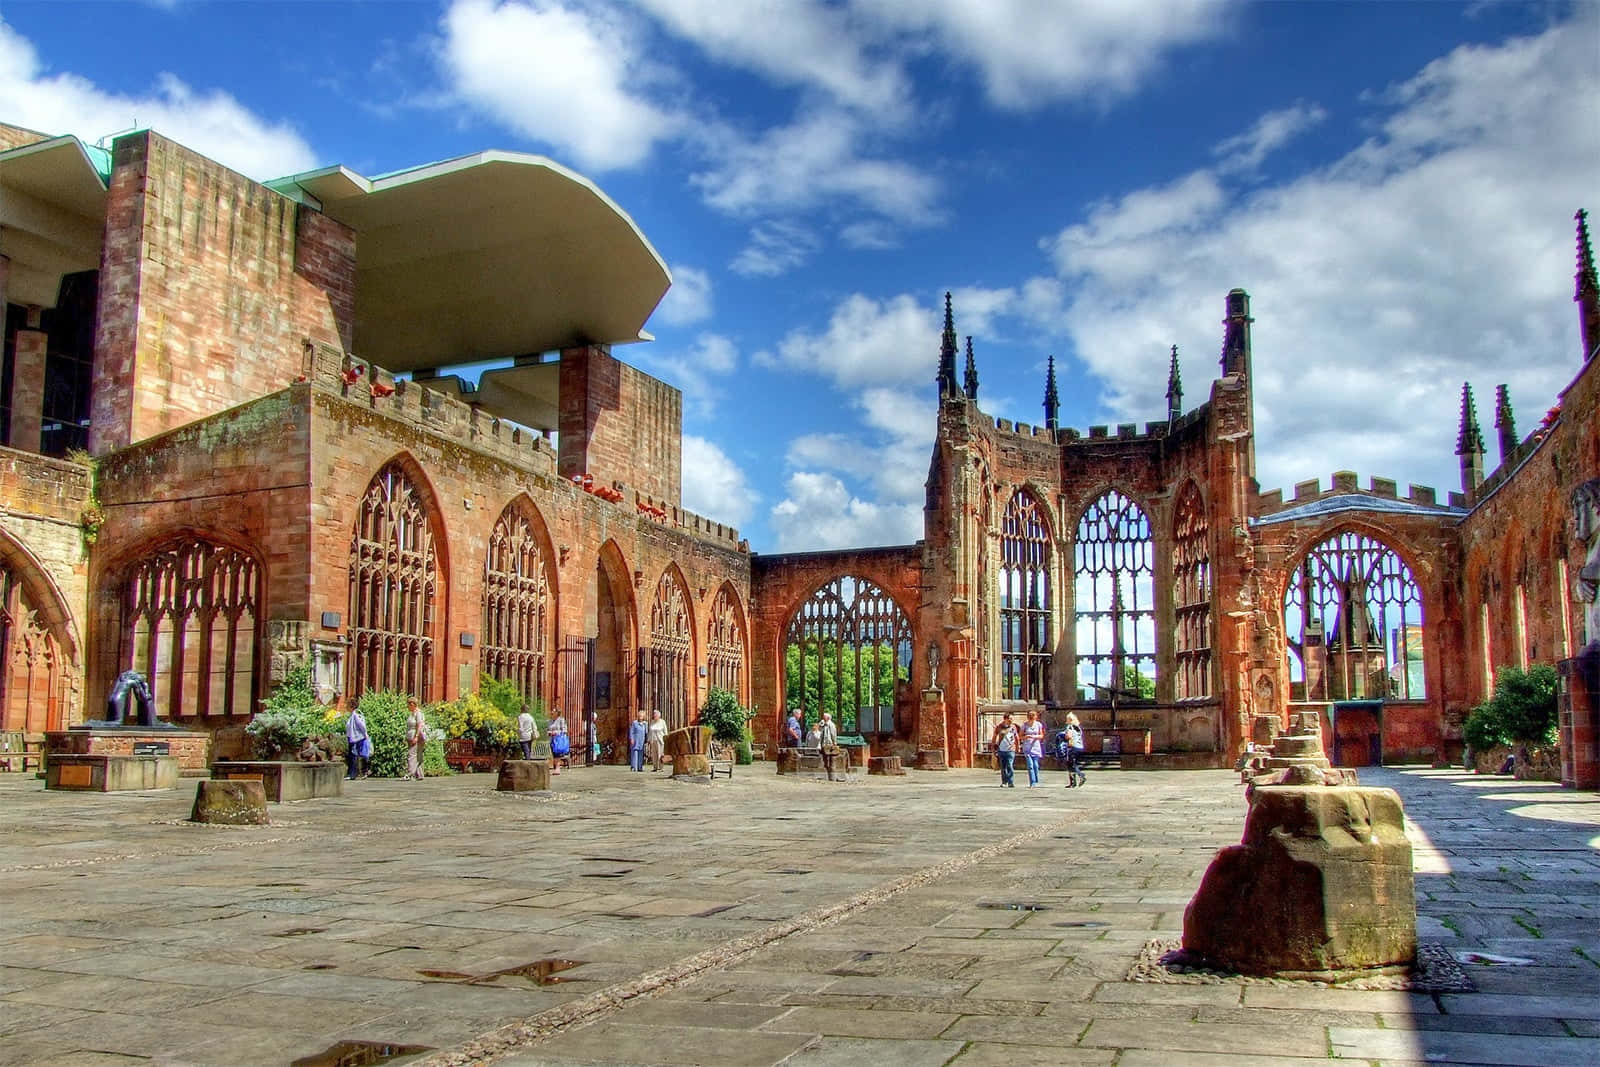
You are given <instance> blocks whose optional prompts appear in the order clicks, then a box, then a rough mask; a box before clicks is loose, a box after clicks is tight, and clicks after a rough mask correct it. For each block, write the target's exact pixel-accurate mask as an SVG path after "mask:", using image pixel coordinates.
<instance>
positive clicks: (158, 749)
mask: <svg viewBox="0 0 1600 1067" xmlns="http://www.w3.org/2000/svg"><path fill="white" fill-rule="evenodd" d="M133 754H134V755H135V756H170V755H172V745H171V744H170V743H169V742H166V741H135V742H134V743H133Z"/></svg>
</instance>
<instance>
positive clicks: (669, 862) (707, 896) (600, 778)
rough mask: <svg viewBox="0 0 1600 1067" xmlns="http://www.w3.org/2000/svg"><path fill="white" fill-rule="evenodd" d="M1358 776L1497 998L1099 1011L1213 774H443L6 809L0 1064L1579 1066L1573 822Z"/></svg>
mask: <svg viewBox="0 0 1600 1067" xmlns="http://www.w3.org/2000/svg"><path fill="white" fill-rule="evenodd" d="M1362 776H1363V781H1364V782H1367V783H1369V784H1379V785H1389V786H1392V787H1394V788H1397V789H1399V790H1400V791H1401V793H1402V796H1403V797H1404V798H1405V800H1406V802H1407V814H1408V821H1409V823H1410V826H1409V833H1410V835H1411V837H1412V840H1413V843H1414V846H1415V847H1416V850H1417V851H1416V857H1415V859H1416V870H1417V893H1418V906H1419V909H1420V918H1421V928H1422V930H1423V931H1424V936H1425V937H1427V938H1428V939H1430V940H1434V941H1438V942H1442V943H1444V944H1446V945H1447V947H1449V948H1452V949H1455V950H1458V951H1475V952H1494V953H1498V954H1500V955H1506V956H1518V957H1521V958H1524V959H1527V960H1529V961H1530V962H1529V963H1528V964H1526V965H1520V966H1498V967H1487V966H1476V965H1470V964H1469V965H1468V968H1467V969H1468V971H1469V973H1470V974H1471V975H1472V977H1473V978H1474V980H1475V981H1476V982H1477V986H1478V989H1479V992H1477V993H1469V994H1451V995H1447V996H1440V997H1419V996H1410V995H1407V994H1400V993H1385V992H1377V991H1363V990H1349V989H1328V988H1318V987H1314V986H1309V985H1303V984H1295V985H1265V984H1261V983H1241V982H1227V981H1222V982H1219V983H1217V984H1212V985H1164V984H1142V983H1132V982H1128V981H1127V980H1126V976H1127V973H1128V968H1129V966H1130V964H1131V963H1132V961H1133V959H1134V958H1135V956H1136V955H1137V953H1138V951H1139V950H1140V949H1141V948H1142V947H1143V945H1144V943H1145V942H1146V941H1147V940H1149V939H1150V938H1152V937H1156V936H1159V935H1162V934H1166V935H1167V936H1175V932H1176V931H1177V930H1178V929H1179V928H1180V927H1181V923H1182V912H1183V907H1184V905H1185V903H1186V902H1187V900H1188V899H1189V896H1190V895H1191V894H1192V893H1193V891H1194V888H1195V886H1196V885H1197V884H1198V882H1199V879H1200V876H1201V875H1202V873H1203V872H1204V870H1205V867H1206V865H1207V863H1208V862H1209V861H1210V859H1211V857H1212V855H1214V853H1215V851H1216V849H1217V848H1219V847H1221V846H1223V845H1227V844H1232V843H1234V842H1236V841H1237V840H1238V837H1239V834H1240V831H1241V829H1242V822H1243V815H1244V806H1243V802H1242V797H1241V794H1240V792H1239V789H1238V786H1237V779H1236V777H1235V776H1233V775H1231V774H1228V773H1226V772H1187V773H1177V774H1172V773H1159V772H1157V773H1141V774H1134V773H1131V772H1130V773H1126V774H1119V773H1106V774H1098V775H1096V776H1095V778H1094V780H1093V782H1092V784H1091V786H1090V787H1089V788H1087V789H1084V790H1074V791H1073V792H1072V793H1066V792H1065V791H1064V790H1059V789H1040V790H1027V791H1022V790H1017V791H1002V790H999V789H998V788H997V787H996V786H995V784H994V779H993V776H992V775H988V774H984V773H980V772H960V771H952V772H947V773H943V774H918V773H915V772H914V773H913V774H912V775H909V776H908V777H907V778H905V779H900V780H890V779H863V780H862V781H859V782H853V783H851V784H850V785H849V786H848V787H847V788H838V787H833V788H830V787H828V786H827V784H826V783H811V782H805V781H794V780H792V779H781V778H778V777H777V776H775V775H767V774H765V773H764V772H763V771H761V770H760V769H758V770H757V771H756V772H754V773H750V774H741V775H740V776H739V777H737V778H736V779H733V780H731V781H722V780H719V781H718V782H717V783H716V784H715V785H714V786H709V787H707V786H689V785H684V784H682V783H671V782H668V781H666V780H663V779H661V778H655V779H650V780H646V781H640V780H638V776H629V775H628V774H627V772H626V771H623V770H620V769H611V768H599V769H580V770H578V771H575V772H573V773H571V774H567V775H563V776H561V778H560V779H558V780H557V789H556V791H555V793H553V794H552V795H551V796H550V797H549V798H547V799H540V800H529V799H527V798H520V797H518V798H512V797H507V796H505V795H502V794H497V793H495V792H494V791H493V790H492V788H491V787H490V786H491V785H492V783H487V782H486V781H485V780H484V779H483V778H481V777H475V776H470V775H463V776H459V777H456V778H450V779H436V780H429V781H427V782H424V783H400V782H376V781H373V782H364V783H360V785H359V787H354V788H352V789H351V790H350V792H349V793H347V794H346V795H345V796H343V797H339V798H326V799H321V800H316V801H307V802H301V803H297V804H286V805H283V806H282V810H281V811H280V810H277V809H275V810H274V813H273V814H274V817H275V818H276V819H278V823H277V824H276V825H273V826H269V827H261V828H251V829H248V830H228V831H223V830H218V829H215V828H209V827H207V828H198V827H192V826H186V825H185V824H184V822H183V816H184V815H186V814H187V806H188V800H189V796H188V792H187V790H173V791H170V792H169V793H166V794H107V795H93V796H90V795H86V794H47V793H44V792H43V790H42V789H40V788H38V783H37V782H36V780H34V779H32V778H31V776H23V775H0V810H4V811H5V814H6V817H5V819H4V821H3V822H0V899H3V900H4V902H5V907H4V908H3V909H0V1035H4V1041H3V1043H0V1061H4V1062H8V1063H9V1062H16V1063H49V1062H64V1063H73V1062H83V1063H94V1062H121V1061H122V1059H121V1058H122V1057H126V1056H135V1057H138V1056H144V1057H150V1058H151V1059H154V1060H155V1061H157V1062H164V1063H172V1064H178V1063H185V1064H210V1063H226V1064H250V1063H285V1062H288V1061H289V1060H292V1059H294V1058H296V1057H298V1056H303V1055H308V1054H311V1053H315V1052H319V1051H321V1050H323V1049H325V1048H327V1047H329V1046H330V1045H332V1044H333V1043H334V1042H335V1041H336V1040H339V1039H340V1038H361V1039H366V1040H373V1041H383V1042H403V1043H411V1044H419V1045H428V1046H432V1047H433V1048H435V1049H437V1050H439V1051H438V1052H436V1053H434V1054H432V1055H430V1056H425V1057H424V1060H425V1061H426V1062H428V1063H437V1064H444V1063H459V1062H469V1060H471V1057H470V1056H467V1055H463V1054H461V1053H460V1052H459V1051H458V1052H455V1053H452V1052H451V1050H452V1049H456V1050H465V1049H470V1048H482V1047H484V1046H481V1045H480V1044H476V1042H477V1040H478V1039H479V1038H480V1036H481V1035H485V1034H489V1033H491V1032H498V1033H508V1032H515V1033H526V1034H534V1033H538V1034H545V1035H546V1036H544V1037H543V1038H542V1039H535V1038H533V1037H529V1036H524V1037H520V1038H516V1039H515V1040H512V1041H510V1043H502V1044H501V1045H499V1046H496V1047H498V1048H499V1049H500V1052H498V1053H496V1055H502V1058H501V1059H500V1060H499V1062H503V1063H518V1064H533V1063H539V1064H558V1065H559V1064H579V1063H586V1064H629V1063H671V1064H678V1063H717V1064H746V1063H748V1064H778V1063H783V1064H830V1063H851V1064H857V1063H871V1064H873V1065H874V1067H891V1065H894V1064H944V1063H954V1064H961V1065H965V1067H971V1065H974V1064H1000V1063H1006V1064H1028V1063H1041V1064H1042V1063H1051V1064H1079V1063H1081V1064H1111V1063H1113V1062H1114V1063H1116V1064H1117V1065H1118V1067H1126V1065H1129V1064H1133V1065H1138V1064H1153V1063H1158V1062H1159V1063H1162V1064H1169V1063H1196V1064H1202V1065H1203V1064H1206V1063H1212V1062H1215V1063H1219V1064H1220V1063H1223V1062H1226V1063H1229V1064H1240V1065H1245V1067H1249V1065H1252V1064H1254V1065H1258V1067H1266V1065H1270V1064H1286V1063H1303V1062H1305V1061H1306V1060H1308V1059H1326V1058H1328V1057H1329V1056H1330V1055H1334V1056H1351V1057H1356V1058H1359V1059H1361V1060H1363V1061H1364V1062H1367V1063H1369V1064H1373V1063H1377V1064H1384V1065H1391V1064H1402V1063H1409V1062H1416V1063H1424V1062H1426V1063H1433V1064H1437V1063H1450V1062H1458V1063H1480V1064H1481V1063H1488V1062H1508V1063H1549V1064H1565V1063H1586V1064H1587V1063H1595V1062H1600V1041H1597V1040H1596V1034H1597V1032H1600V1003H1597V998H1596V994H1595V990H1596V988H1597V986H1600V964H1597V963H1596V962H1595V961H1600V900H1597V899H1596V893H1595V892H1594V887H1595V886H1596V885H1597V884H1600V852H1597V849H1596V846H1595V845H1594V844H1592V843H1591V842H1592V841H1594V839H1595V838H1596V835H1597V834H1600V797H1597V796H1595V795H1594V794H1571V793H1563V792H1561V791H1559V790H1552V789H1551V788H1550V787H1549V786H1548V785H1540V784H1538V783H1526V784H1524V783H1514V782H1510V781H1509V780H1506V779H1494V780H1492V781H1487V780H1484V779H1480V778H1473V777H1471V776H1462V775H1459V774H1456V773H1453V772H1448V771H1444V772H1440V771H1426V770H1420V769H1417V770H1404V771H1397V770H1367V771H1363V772H1362ZM1046 781H1047V782H1049V781H1051V777H1050V776H1049V775H1047V777H1046ZM641 810H650V811H652V812H653V817H652V819H651V822H650V826H651V833H650V836H649V838H648V839H647V840H646V839H642V838H641V836H640V834H639V829H638V827H639V823H638V813H639V812H640V811H641ZM774 812H782V813H785V814H782V815H774V814H773V813H774ZM789 812H803V817H791V816H790V815H788V814H787V813H789ZM130 887H137V891H130ZM980 905H998V906H990V907H984V906H980ZM1096 924H1103V925H1096ZM557 958H559V959H567V960H575V961H578V962H579V965H578V966H576V967H572V968H570V969H568V970H565V971H562V972H560V973H559V974H557V975H555V977H559V978H562V979H565V980H564V981H560V982H557V983H555V984H549V985H539V984H537V983H536V982H535V981H534V980H532V979H530V978H524V977H520V976H516V975H504V976H496V972H499V971H503V970H507V969H510V968H515V967H519V966H521V965H523V964H527V963H530V962H533V961H537V960H541V959H557ZM693 960H700V961H702V962H700V963H695V964H693V965H691V966H688V967H687V969H685V966H686V962H685V961H693ZM425 971H430V972H435V973H436V974H452V973H453V974H455V975H458V976H460V975H464V976H467V977H455V978H450V977H430V976H429V975H426V974H424V973H423V972H425ZM652 975H658V976H659V975H669V976H679V977H669V978H666V979H660V978H657V979H651V977H650V976H652ZM641 983H643V984H642V985H641ZM646 989H647V990H650V991H653V993H654V994H655V995H642V996H641V995H636V991H638V990H646ZM141 997H144V1000H143V1003H144V1004H146V1005H147V1008H141V1010H140V1013H139V1014H137V1015H135V1014H129V1009H128V1007H127V1005H128V1004H129V1003H140V1002H141V1001H140V998H141ZM574 1013H575V1014H574ZM129 1020H132V1021H131V1022H130V1021H129ZM540 1020H545V1022H544V1023H540ZM585 1024H587V1025H585ZM513 1026H514V1027H516V1028H517V1029H516V1030H515V1031H508V1030H506V1029H504V1028H507V1027H513ZM530 1026H532V1027H533V1029H531V1030H530V1029H529V1027H530ZM541 1027H542V1029H541ZM145 1062H148V1060H147V1061H145ZM475 1062H484V1061H483V1060H481V1059H480V1060H477V1061H475Z"/></svg>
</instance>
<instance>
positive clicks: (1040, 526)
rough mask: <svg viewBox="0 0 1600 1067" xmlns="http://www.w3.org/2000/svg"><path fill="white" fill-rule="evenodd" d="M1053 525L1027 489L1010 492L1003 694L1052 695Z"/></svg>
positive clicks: (1003, 581)
mask: <svg viewBox="0 0 1600 1067" xmlns="http://www.w3.org/2000/svg"><path fill="white" fill-rule="evenodd" d="M1050 560H1051V545H1050V530H1049V527H1048V526H1046V524H1045V519H1044V515H1043V513H1042V511H1041V509H1040V507H1039V502H1038V501H1037V500H1036V499H1035V498H1034V496H1033V494H1032V493H1029V492H1028V491H1027V490H1026V489H1019V490H1017V492H1015V493H1014V494H1012V497H1011V502H1010V503H1009V504H1007V505H1006V512H1005V516H1004V518H1003V519H1002V520H1001V527H1000V678H1001V693H1000V695H1001V698H1002V699H1004V700H1034V701H1045V700H1049V699H1051V696H1052V694H1051V685H1050V660H1051V649H1052V647H1053V645H1054V643H1055V627H1054V625H1053V623H1052V608H1053V605H1052V603H1051V588H1050V587H1051V578H1050Z"/></svg>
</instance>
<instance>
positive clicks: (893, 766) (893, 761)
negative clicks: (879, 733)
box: [867, 756, 906, 777]
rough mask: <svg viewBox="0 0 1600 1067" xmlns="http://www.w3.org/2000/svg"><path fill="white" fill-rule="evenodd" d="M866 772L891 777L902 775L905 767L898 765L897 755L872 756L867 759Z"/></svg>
mask: <svg viewBox="0 0 1600 1067" xmlns="http://www.w3.org/2000/svg"><path fill="white" fill-rule="evenodd" d="M867 773H868V774H884V775H889V776H892V777H893V776H901V775H904V774H905V773H906V769H905V768H904V767H902V766H901V765H900V757H899V756H872V757H870V758H869V759H868V760H867Z"/></svg>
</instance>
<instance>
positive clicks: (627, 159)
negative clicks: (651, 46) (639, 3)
mask: <svg viewBox="0 0 1600 1067" xmlns="http://www.w3.org/2000/svg"><path fill="white" fill-rule="evenodd" d="M441 30H442V34H443V39H442V42H441V46H440V47H441V55H440V58H441V61H442V63H443V65H444V67H445V71H446V73H447V75H448V77H449V79H450V81H451V84H452V86H453V89H454V91H455V93H456V94H457V95H458V96H460V97H461V99H462V100H464V101H465V102H467V103H468V104H471V105H472V106H474V107H477V108H479V109H481V110H482V111H484V112H485V113H487V114H488V115H490V116H491V117H492V118H494V119H495V120H497V121H499V122H501V123H503V124H504V125H506V126H508V127H509V128H511V129H512V130H515V131H516V132H518V133H520V134H522V135H524V136H526V137H529V138H532V139H534V140H537V141H543V142H545V143H547V144H549V145H551V146H553V148H554V149H555V150H556V151H557V152H558V153H561V154H563V155H567V156H570V157H571V158H572V159H573V160H574V161H575V162H576V163H577V165H578V166H579V167H583V168H589V169H593V170H612V169H616V168H625V167H633V166H636V165H638V164H640V163H642V162H643V161H644V160H645V159H646V158H648V157H649V155H650V152H651V150H652V149H653V148H654V146H655V144H656V143H657V142H658V141H660V140H663V139H666V138H670V137H673V136H675V135H676V133H677V132H678V130H679V128H680V124H681V123H682V121H683V120H682V117H681V115H680V114H679V113H678V112H677V111H676V109H673V108H670V107H666V106H663V105H661V104H659V103H658V102H657V101H655V100H653V99H652V98H651V93H652V92H653V91H659V90H660V85H659V84H657V79H658V78H660V77H664V76H665V74H664V72H662V71H661V70H660V68H658V67H656V66H655V65H653V64H652V63H651V62H650V60H649V54H648V52H647V50H646V49H645V48H644V46H643V45H642V44H641V43H640V42H639V41H638V39H637V34H636V32H635V31H634V30H633V28H632V27H631V26H630V25H629V24H628V22H627V20H626V19H624V18H623V17H622V16H621V15H620V14H619V13H618V12H617V11H616V10H615V9H613V8H609V7H600V6H594V7H582V6H579V5H577V4H563V3H560V2H553V0H526V2H493V0H456V2H455V3H454V4H453V5H452V6H451V7H450V9H449V10H448V11H446V12H445V14H444V18H443V21H442V25H441Z"/></svg>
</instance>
